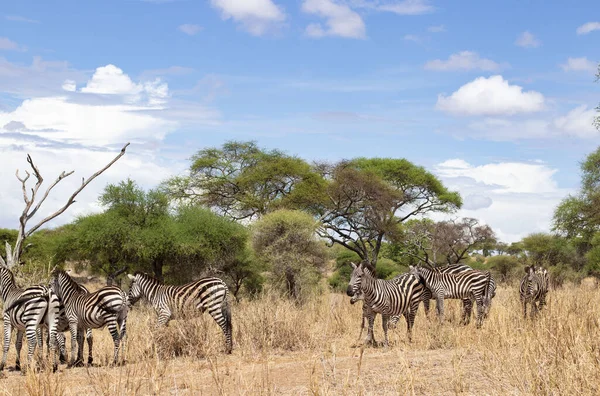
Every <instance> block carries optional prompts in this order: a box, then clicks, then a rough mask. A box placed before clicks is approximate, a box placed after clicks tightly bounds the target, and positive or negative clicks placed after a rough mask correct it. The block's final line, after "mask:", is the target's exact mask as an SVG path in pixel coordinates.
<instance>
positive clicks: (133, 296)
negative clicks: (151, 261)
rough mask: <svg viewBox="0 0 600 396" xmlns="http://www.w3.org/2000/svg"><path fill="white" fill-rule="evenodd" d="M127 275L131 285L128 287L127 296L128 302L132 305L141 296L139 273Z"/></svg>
mask: <svg viewBox="0 0 600 396" xmlns="http://www.w3.org/2000/svg"><path fill="white" fill-rule="evenodd" d="M127 277H128V278H129V279H131V286H130V287H129V293H128V295H127V297H128V298H129V302H130V303H131V305H133V304H135V303H136V302H137V301H138V300H139V299H140V298H141V297H142V289H141V287H140V274H138V273H136V274H135V275H131V274H127Z"/></svg>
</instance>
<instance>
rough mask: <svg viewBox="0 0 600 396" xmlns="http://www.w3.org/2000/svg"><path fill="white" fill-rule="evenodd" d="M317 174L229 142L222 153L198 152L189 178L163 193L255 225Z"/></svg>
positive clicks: (273, 153) (297, 162)
mask: <svg viewBox="0 0 600 396" xmlns="http://www.w3.org/2000/svg"><path fill="white" fill-rule="evenodd" d="M315 176H316V174H315V173H314V172H313V171H312V170H311V168H310V166H309V165H308V164H307V163H306V162H305V161H304V160H302V159H300V158H297V157H292V156H288V155H285V154H284V153H282V152H281V151H278V150H270V151H268V150H263V149H261V148H259V147H258V146H257V145H256V143H255V142H236V141H230V142H227V143H225V144H224V145H223V147H222V148H220V149H218V148H207V149H203V150H200V151H199V152H198V153H196V154H195V155H194V156H193V157H192V165H191V167H190V174H189V176H185V177H175V178H173V179H171V180H169V181H168V182H167V184H166V188H167V190H168V191H169V193H170V195H171V196H172V197H173V198H175V199H179V200H184V201H186V202H191V203H196V204H201V205H204V206H207V207H209V208H212V209H214V210H216V211H217V212H218V213H220V214H223V215H225V216H227V217H230V218H232V219H234V220H243V219H249V220H253V219H256V218H258V217H260V216H262V215H264V214H266V213H268V212H269V211H272V210H274V209H277V208H278V207H281V206H283V201H284V200H285V199H286V198H287V197H288V196H289V195H290V194H292V193H293V192H294V190H295V188H296V187H297V186H298V185H300V184H305V183H309V182H311V180H313V179H314V178H315Z"/></svg>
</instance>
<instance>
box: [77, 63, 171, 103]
mask: <svg viewBox="0 0 600 396" xmlns="http://www.w3.org/2000/svg"><path fill="white" fill-rule="evenodd" d="M81 92H83V93H94V94H104V95H123V96H125V97H127V99H128V101H129V102H130V103H139V102H141V101H147V103H148V104H150V105H161V104H163V103H165V101H166V98H167V96H168V94H169V88H168V85H167V84H166V83H163V82H161V80H160V79H159V78H157V79H155V80H154V81H147V82H144V83H137V84H136V83H134V82H133V81H132V80H131V78H130V77H129V76H128V75H127V74H125V73H123V70H121V69H119V68H118V67H116V66H114V65H106V66H102V67H99V68H97V69H96V72H95V73H94V75H93V76H92V78H91V79H90V80H89V81H88V82H87V84H86V86H85V87H83V88H81Z"/></svg>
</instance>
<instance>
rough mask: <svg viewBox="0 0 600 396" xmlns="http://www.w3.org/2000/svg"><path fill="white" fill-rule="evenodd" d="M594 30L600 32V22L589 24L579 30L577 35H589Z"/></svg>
mask: <svg viewBox="0 0 600 396" xmlns="http://www.w3.org/2000/svg"><path fill="white" fill-rule="evenodd" d="M594 30H600V22H588V23H584V24H583V25H581V26H579V27H578V28H577V34H579V35H581V34H588V33H591V32H593V31H594Z"/></svg>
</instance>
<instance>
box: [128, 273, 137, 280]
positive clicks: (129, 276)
mask: <svg viewBox="0 0 600 396" xmlns="http://www.w3.org/2000/svg"><path fill="white" fill-rule="evenodd" d="M127 277H128V278H129V279H131V280H134V279H135V276H133V275H131V274H127Z"/></svg>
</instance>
